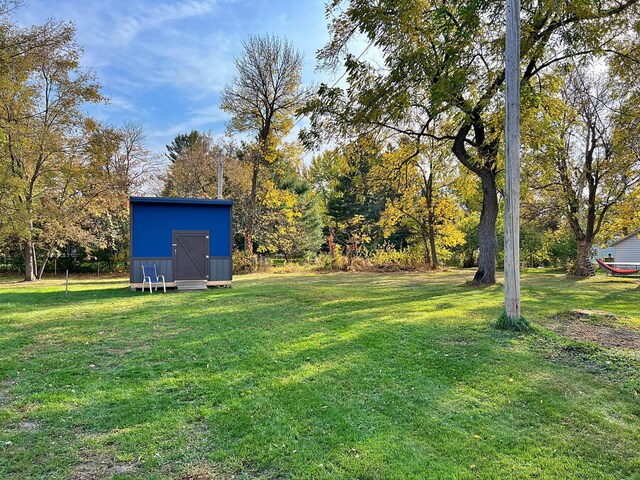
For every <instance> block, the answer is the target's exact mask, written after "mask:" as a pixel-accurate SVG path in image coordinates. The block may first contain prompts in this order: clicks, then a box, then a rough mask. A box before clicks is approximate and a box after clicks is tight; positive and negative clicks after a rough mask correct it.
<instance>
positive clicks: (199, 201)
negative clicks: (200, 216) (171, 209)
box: [129, 197, 233, 205]
mask: <svg viewBox="0 0 640 480" xmlns="http://www.w3.org/2000/svg"><path fill="white" fill-rule="evenodd" d="M129 203H170V204H186V205H233V200H220V199H209V198H173V197H129Z"/></svg>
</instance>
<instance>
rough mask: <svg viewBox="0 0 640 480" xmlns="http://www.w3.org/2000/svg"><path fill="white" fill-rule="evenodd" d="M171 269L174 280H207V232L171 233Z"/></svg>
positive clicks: (176, 231) (175, 231)
mask: <svg viewBox="0 0 640 480" xmlns="http://www.w3.org/2000/svg"><path fill="white" fill-rule="evenodd" d="M173 269H174V278H175V279H176V280H208V278H209V232H208V231H179V230H174V231H173Z"/></svg>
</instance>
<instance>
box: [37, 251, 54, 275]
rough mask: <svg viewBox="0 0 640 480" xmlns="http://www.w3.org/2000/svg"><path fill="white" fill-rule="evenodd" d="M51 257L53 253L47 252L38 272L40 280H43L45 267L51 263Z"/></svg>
mask: <svg viewBox="0 0 640 480" xmlns="http://www.w3.org/2000/svg"><path fill="white" fill-rule="evenodd" d="M50 256H51V252H47V254H46V255H45V256H44V258H43V259H42V265H40V268H39V269H38V270H37V272H38V280H42V274H43V273H44V267H46V266H47V262H48V261H49V258H50Z"/></svg>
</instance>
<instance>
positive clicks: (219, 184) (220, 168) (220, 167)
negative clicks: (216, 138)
mask: <svg viewBox="0 0 640 480" xmlns="http://www.w3.org/2000/svg"><path fill="white" fill-rule="evenodd" d="M222 169H223V166H222V149H220V153H219V154H218V199H220V198H222V178H223V175H222V173H223V171H222Z"/></svg>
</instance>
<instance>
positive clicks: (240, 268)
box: [232, 250, 258, 274]
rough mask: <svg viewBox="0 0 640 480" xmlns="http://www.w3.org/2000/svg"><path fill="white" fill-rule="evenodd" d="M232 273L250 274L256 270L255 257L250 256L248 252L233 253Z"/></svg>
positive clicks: (256, 259)
mask: <svg viewBox="0 0 640 480" xmlns="http://www.w3.org/2000/svg"><path fill="white" fill-rule="evenodd" d="M232 268H233V273H234V274H238V273H251V272H255V271H256V270H257V269H258V257H257V255H251V254H250V253H249V251H247V250H242V251H238V250H236V251H234V252H233V262H232Z"/></svg>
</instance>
